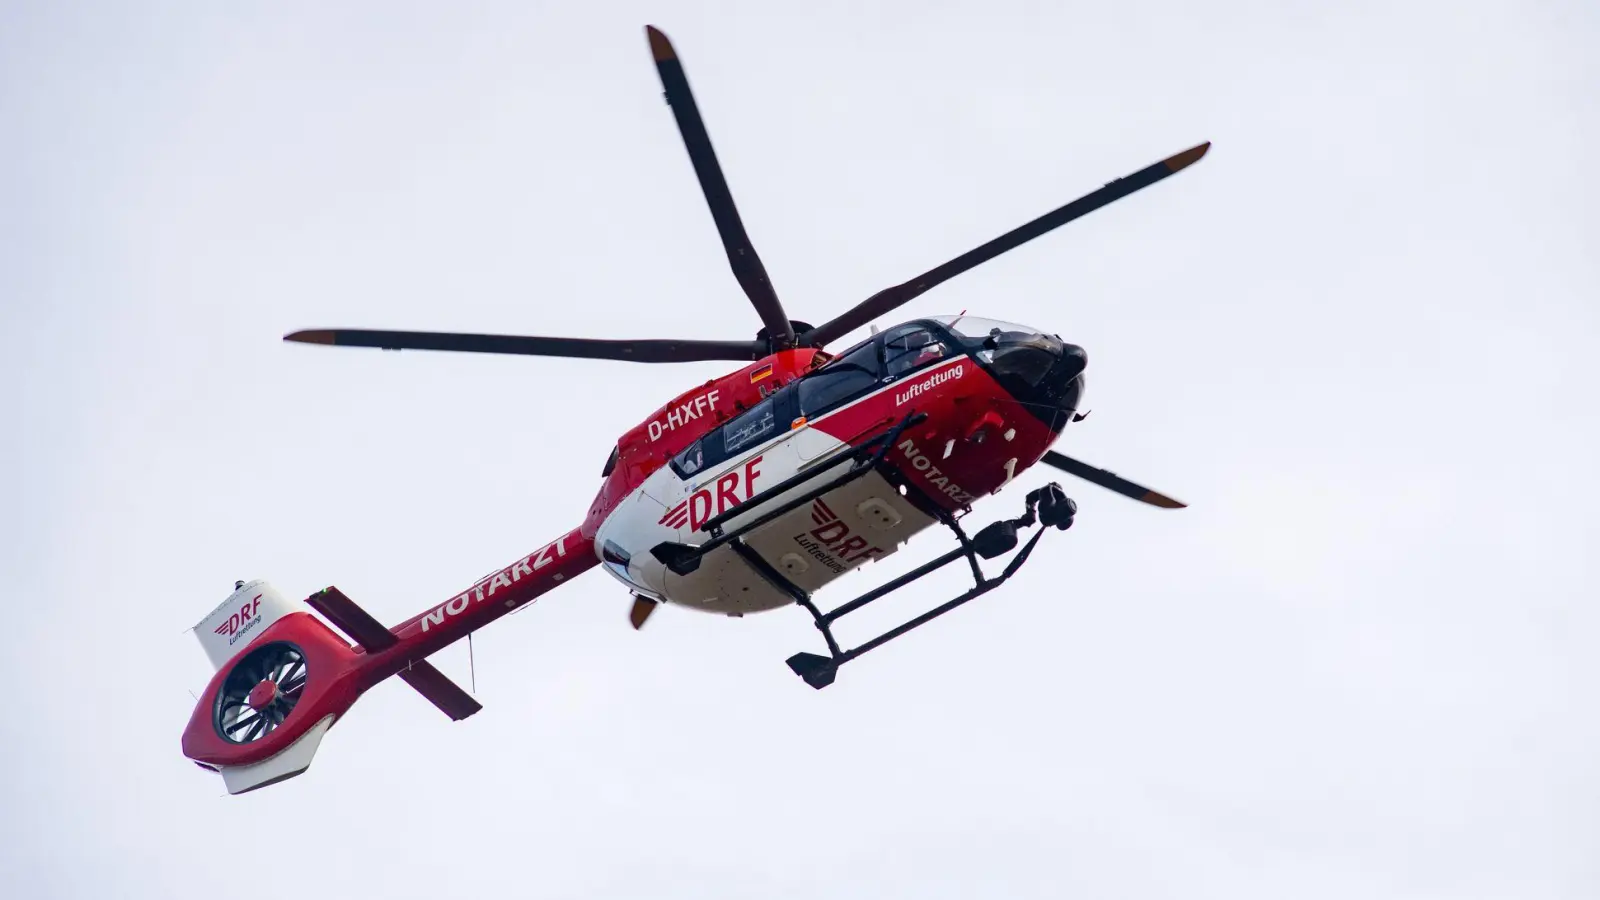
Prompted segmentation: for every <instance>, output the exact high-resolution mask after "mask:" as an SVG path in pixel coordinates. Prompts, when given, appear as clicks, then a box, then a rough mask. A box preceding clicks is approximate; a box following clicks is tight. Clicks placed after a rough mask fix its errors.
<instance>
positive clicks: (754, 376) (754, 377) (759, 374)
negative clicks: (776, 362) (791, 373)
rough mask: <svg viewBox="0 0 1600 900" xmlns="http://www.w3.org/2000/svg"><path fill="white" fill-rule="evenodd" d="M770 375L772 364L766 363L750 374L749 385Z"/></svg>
mask: <svg viewBox="0 0 1600 900" xmlns="http://www.w3.org/2000/svg"><path fill="white" fill-rule="evenodd" d="M771 374H772V363H767V364H766V365H764V366H762V367H761V368H759V369H756V370H755V371H754V372H751V373H750V383H751V384H755V383H756V382H758V381H760V380H761V379H763V378H766V377H768V376H770V375H771Z"/></svg>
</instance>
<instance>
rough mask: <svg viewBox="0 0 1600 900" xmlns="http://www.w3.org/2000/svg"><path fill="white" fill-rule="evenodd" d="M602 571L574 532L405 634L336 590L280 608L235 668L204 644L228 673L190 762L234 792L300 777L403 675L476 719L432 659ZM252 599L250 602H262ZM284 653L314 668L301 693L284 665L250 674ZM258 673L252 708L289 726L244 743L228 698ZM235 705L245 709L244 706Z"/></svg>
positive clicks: (202, 717) (205, 707)
mask: <svg viewBox="0 0 1600 900" xmlns="http://www.w3.org/2000/svg"><path fill="white" fill-rule="evenodd" d="M598 563H599V560H598V558H597V557H596V556H595V553H594V545H593V542H592V541H591V540H590V539H589V538H586V537H584V536H583V535H582V534H581V532H580V530H578V529H574V530H572V531H570V532H568V533H567V534H565V535H563V536H562V537H560V538H558V539H557V540H555V541H553V542H551V543H549V544H547V545H545V546H544V547H542V548H540V549H539V550H536V551H534V552H533V553H530V554H528V555H527V556H524V557H522V558H521V559H519V560H517V561H515V562H513V563H511V564H510V565H508V566H505V567H504V568H501V569H499V570H497V571H495V572H494V573H492V574H490V575H488V576H487V577H485V578H483V579H480V580H479V581H478V582H477V583H475V584H473V585H472V586H471V587H469V588H467V589H466V590H465V591H462V592H461V593H459V594H457V595H455V596H454V597H451V598H450V599H449V600H446V601H445V602H443V603H440V604H438V605H437V606H434V607H433V608H431V609H429V610H426V611H425V612H423V613H421V614H420V615H417V616H414V617H412V618H411V619H408V620H406V621H404V622H402V623H400V624H399V625H396V626H394V627H393V628H385V627H383V626H382V625H381V624H380V623H379V622H378V621H377V620H376V619H375V618H373V617H372V616H371V615H369V614H368V613H367V612H366V611H365V610H363V609H362V608H361V607H360V606H357V605H356V603H355V602H354V601H352V600H351V599H350V598H348V597H346V596H345V595H344V594H343V592H341V591H340V590H339V589H338V588H336V587H328V588H326V589H324V590H322V591H319V592H317V593H316V594H313V595H311V597H309V598H307V600H306V603H305V604H287V605H286V606H285V607H284V608H279V609H278V610H277V611H276V615H277V617H276V618H275V619H272V620H265V619H263V620H261V622H264V623H265V625H266V627H265V628H261V627H260V624H261V623H260V622H258V623H255V624H254V627H255V628H257V629H259V630H258V632H257V633H255V634H254V637H253V639H252V640H251V641H250V642H249V644H248V645H247V646H243V647H240V648H239V650H238V652H237V653H235V654H233V655H232V656H231V657H228V658H226V659H225V660H224V659H221V658H218V653H217V652H216V651H215V650H214V649H213V647H212V646H211V644H215V642H216V639H215V638H210V639H209V640H210V642H211V643H210V644H207V638H206V637H205V636H202V644H203V645H206V648H207V652H208V653H210V654H212V656H213V662H214V663H215V664H217V666H218V668H217V672H216V674H215V675H213V676H212V679H211V682H210V684H208V685H207V687H206V692H205V693H204V694H203V695H202V698H203V699H202V700H201V701H200V702H199V703H198V704H196V706H195V710H194V713H193V714H192V715H191V716H190V718H189V723H188V726H187V727H186V728H185V729H184V733H183V753H184V755H185V756H186V757H188V758H189V759H191V760H193V761H194V762H195V763H197V764H198V765H200V766H201V767H203V768H207V769H213V770H216V771H219V772H221V773H222V774H223V777H224V780H225V782H226V783H227V786H228V790H229V792H230V793H241V792H243V791H246V790H253V789H255V788H258V787H264V786H266V785H268V784H272V783H275V782H277V781H282V780H284V779H286V778H292V777H294V776H295V775H298V774H300V773H301V772H303V771H305V769H306V768H307V767H308V766H309V765H310V762H311V755H312V754H314V753H315V752H316V747H317V744H318V743H319V742H320V740H321V738H322V735H323V734H324V733H325V732H326V731H327V729H328V728H331V727H332V725H333V724H334V723H336V722H337V721H338V719H339V718H340V717H341V716H343V715H344V713H345V711H346V710H348V709H349V708H350V707H351V705H353V704H354V703H355V701H356V700H357V699H358V698H360V696H361V695H362V694H363V693H365V692H366V691H367V690H369V689H370V688H372V687H373V686H374V685H376V684H377V683H379V682H381V681H383V680H384V679H386V678H389V677H390V676H393V675H398V676H400V677H401V679H403V680H404V681H406V682H407V683H408V684H409V685H411V687H413V688H415V689H416V690H417V691H418V692H419V693H421V694H422V695H423V696H424V697H426V698H427V699H428V700H429V701H430V702H432V703H433V704H434V705H435V706H437V707H439V709H441V710H443V711H444V712H445V713H446V714H447V715H449V716H450V717H451V718H452V719H462V718H466V717H467V716H470V715H472V714H473V713H475V712H477V711H478V710H479V709H481V708H482V707H481V705H480V704H479V703H478V702H477V701H476V700H474V699H473V698H472V697H471V695H469V694H467V693H466V692H465V691H463V690H462V689H461V688H460V687H459V686H457V685H456V684H455V683H454V682H452V681H450V680H449V679H448V678H447V677H446V676H445V675H444V674H443V673H441V672H440V671H439V670H438V669H436V668H434V666H433V665H432V664H430V663H429V662H427V657H428V656H430V655H432V654H434V653H436V652H438V651H439V650H440V649H442V648H444V647H447V646H449V645H450V644H453V643H455V642H456V641H458V640H460V639H462V638H464V637H466V636H467V635H468V634H470V633H471V632H473V631H476V630H477V629H479V628H482V627H483V626H485V625H487V624H489V623H490V622H493V621H494V620H496V619H498V618H500V617H501V616H504V615H507V614H509V613H511V612H514V611H515V610H517V609H520V608H521V607H523V606H526V605H527V604H529V603H531V602H533V601H534V600H535V599H537V598H538V597H540V596H541V595H543V594H545V593H546V592H548V591H550V590H552V589H554V588H555V587H557V586H559V585H561V584H563V583H565V582H566V581H567V580H568V579H570V578H574V577H576V576H578V575H580V574H582V573H583V572H585V571H587V570H588V569H590V568H592V567H594V566H595V565H597V564H598ZM254 584H256V583H254V582H252V586H253V585H254ZM249 593H250V591H245V594H249ZM240 596H241V597H242V599H243V600H245V601H246V602H248V601H249V600H250V597H248V596H245V595H240ZM230 599H231V598H230ZM268 599H269V600H270V599H271V597H270V594H269V595H268ZM235 605H236V606H237V605H238V604H237V603H236V604H235ZM257 605H258V606H259V604H257ZM307 607H309V609H308V608H307ZM253 608H255V607H247V608H246V609H245V611H246V612H249V611H250V609H253ZM221 609H222V608H219V610H221ZM311 609H315V610H316V611H317V612H319V613H321V614H322V615H323V616H324V617H326V618H327V620H328V621H329V622H332V623H333V625H334V626H336V627H337V628H338V629H339V630H340V631H342V632H344V633H345V634H346V635H348V636H349V638H350V639H352V640H354V641H355V645H354V646H352V645H351V644H350V643H349V642H348V641H346V640H345V638H344V637H341V636H340V635H339V633H338V632H336V631H334V629H333V628H330V627H329V626H328V625H327V624H325V623H324V622H323V621H322V620H321V619H319V618H317V617H316V616H314V615H312V613H311V611H310V610H311ZM216 615H218V613H216V612H214V613H213V616H216ZM209 624H210V622H209V620H208V622H207V625H209ZM279 648H287V649H284V650H283V651H282V652H284V653H287V654H289V655H290V657H291V658H293V657H294V656H296V655H297V656H298V657H299V658H300V659H301V660H303V662H302V663H300V667H299V668H298V669H295V670H294V671H295V672H299V673H301V674H299V675H298V679H297V680H298V683H292V682H293V681H295V678H294V676H291V675H290V674H289V672H290V670H289V669H288V668H287V667H284V668H274V667H273V666H275V665H276V664H275V663H259V664H257V665H258V669H252V668H249V666H251V665H252V660H253V659H256V658H258V657H260V656H261V654H262V653H267V652H269V651H270V652H276V651H277V650H278V649H279ZM258 670H259V672H260V677H261V680H260V683H259V684H258V685H257V687H256V688H255V689H253V690H251V692H250V694H249V704H250V705H251V706H252V707H254V708H255V710H256V714H257V715H258V717H262V718H268V717H270V716H269V714H270V715H272V716H276V717H277V719H278V721H277V723H276V725H275V726H274V727H271V728H268V729H267V731H266V733H265V734H261V735H259V736H255V735H254V734H253V733H252V734H250V735H247V736H246V737H245V738H244V739H243V740H241V739H240V738H239V735H238V733H235V734H232V735H229V734H225V733H224V725H223V721H224V720H223V703H224V700H225V693H224V690H223V689H224V686H225V685H229V684H230V679H233V681H232V682H231V684H233V685H240V684H245V683H246V682H249V681H252V680H253V679H254V678H256V675H257V671H258ZM236 673H242V674H236ZM241 678H242V679H243V681H240V679H241ZM280 688H281V689H282V690H281V691H280ZM280 693H284V694H287V693H292V694H293V695H294V696H293V700H292V703H289V704H285V705H288V706H289V709H288V711H287V713H286V714H285V713H284V712H282V708H283V707H282V706H279V707H274V706H273V705H272V704H273V703H274V702H276V701H275V699H274V698H276V697H278V696H280ZM233 704H234V706H235V707H238V706H239V703H238V700H237V699H235V700H234V701H233ZM258 704H261V705H258ZM236 715H237V716H245V715H248V714H247V713H242V712H241V713H236ZM230 727H236V726H230Z"/></svg>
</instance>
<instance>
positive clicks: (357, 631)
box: [306, 587, 397, 653]
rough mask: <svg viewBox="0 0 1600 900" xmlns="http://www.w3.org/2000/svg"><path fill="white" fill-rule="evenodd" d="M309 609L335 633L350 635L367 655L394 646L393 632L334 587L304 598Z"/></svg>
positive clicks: (395, 640)
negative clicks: (338, 631) (333, 626)
mask: <svg viewBox="0 0 1600 900" xmlns="http://www.w3.org/2000/svg"><path fill="white" fill-rule="evenodd" d="M306 602H307V603H309V604H311V608H312V609H314V610H316V611H317V612H319V613H322V614H323V615H324V616H326V617H327V619H328V621H329V622H332V623H333V624H334V625H335V626H337V627H338V629H339V630H340V631H342V632H344V633H345V634H348V635H350V637H351V638H353V639H354V640H355V642H356V643H358V644H360V645H361V646H362V647H363V648H365V649H366V651H367V652H368V653H377V652H378V651H380V650H387V649H389V648H390V647H393V646H394V645H395V643H396V642H397V639H396V638H395V636H394V632H392V631H390V630H389V629H387V628H385V627H383V623H381V622H379V621H378V620H377V619H374V618H373V617H372V614H371V613H369V612H367V611H366V610H364V609H362V608H361V607H359V606H357V605H356V602H355V601H354V600H351V599H350V598H349V597H346V596H345V595H344V592H343V591H341V590H339V589H338V588H336V587H328V588H323V589H322V590H320V591H318V592H316V593H315V594H312V595H311V596H309V597H307V598H306Z"/></svg>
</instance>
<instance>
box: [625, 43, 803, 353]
mask: <svg viewBox="0 0 1600 900" xmlns="http://www.w3.org/2000/svg"><path fill="white" fill-rule="evenodd" d="M644 30H645V34H647V35H648V36H649V38H650V53H651V55H652V56H654V57H655V60H656V71H657V72H658V73H659V74H660V75H661V86H662V88H664V89H665V91H666V95H667V104H668V105H669V106H671V107H672V115H673V117H674V118H676V119H677V120H678V131H679V133H680V134H682V135H683V144H684V146H685V147H686V148H687V149H688V151H689V161H690V162H692V163H694V174H695V176H696V177H698V178H699V179H700V190H701V191H702V192H703V193H704V194H705V195H706V204H707V205H708V206H710V207H711V218H712V219H713V220H715V221H716V223H717V232H718V233H719V234H721V236H722V247H723V249H724V250H726V251H727V252H728V264H729V265H731V266H732V267H733V275H734V277H735V278H737V279H739V286H740V287H742V288H744V292H745V294H746V296H748V297H749V298H750V302H751V303H752V304H753V305H754V306H755V308H756V312H757V313H759V314H760V316H761V321H762V322H763V323H765V324H766V326H767V336H768V337H770V338H771V339H772V341H773V342H774V343H775V344H777V345H780V346H782V345H786V344H788V343H789V342H790V341H791V340H792V339H793V338H794V329H793V328H792V327H791V326H790V325H789V317H788V316H787V315H786V314H785V313H784V311H783V305H782V304H781V303H779V302H778V294H777V292H776V291H774V290H773V289H772V282H771V280H769V279H768V278H767V270H766V267H765V266H763V265H761V257H759V256H757V255H756V250H755V247H753V246H751V245H750V235H748V234H746V233H745V230H744V222H743V221H742V220H740V218H739V209H738V207H736V206H734V203H733V194H732V193H731V192H730V191H729V190H728V181H727V179H726V178H724V177H723V175H722V166H720V165H719V164H718V163H717V154H716V151H714V150H712V149H711V136H710V135H708V134H707V133H706V124H705V122H704V121H702V120H701V118H700V108H699V107H698V106H697V105H695V102H694V94H693V93H691V92H690V91H689V79H688V76H687V75H685V74H684V71H683V64H682V63H680V62H678V53H677V51H676V50H674V49H673V48H672V42H671V41H669V40H667V36H666V35H664V34H662V33H661V31H660V29H658V28H656V27H655V26H653V25H646V26H645V29H644Z"/></svg>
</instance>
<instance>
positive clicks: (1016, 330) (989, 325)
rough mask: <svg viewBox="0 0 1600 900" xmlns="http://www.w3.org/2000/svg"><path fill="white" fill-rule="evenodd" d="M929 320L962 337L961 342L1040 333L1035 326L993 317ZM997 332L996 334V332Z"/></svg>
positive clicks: (1006, 339) (933, 318)
mask: <svg viewBox="0 0 1600 900" xmlns="http://www.w3.org/2000/svg"><path fill="white" fill-rule="evenodd" d="M930 321H933V322H938V323H939V324H940V325H943V326H944V327H946V328H948V329H950V330H951V331H953V332H955V333H956V335H957V336H958V337H960V338H962V340H963V343H968V342H970V343H971V344H979V343H982V342H983V341H984V340H985V339H987V338H989V337H991V336H993V337H996V338H997V339H998V340H1001V341H1023V340H1027V339H1028V338H1031V337H1034V336H1036V335H1041V334H1043V332H1041V331H1040V330H1039V329H1037V328H1030V327H1028V326H1027V325H1017V324H1015V323H1013V322H1001V321H998V320H995V319H982V318H979V317H977V316H932V317H930ZM997 331H998V332H999V333H998V334H996V332H997Z"/></svg>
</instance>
